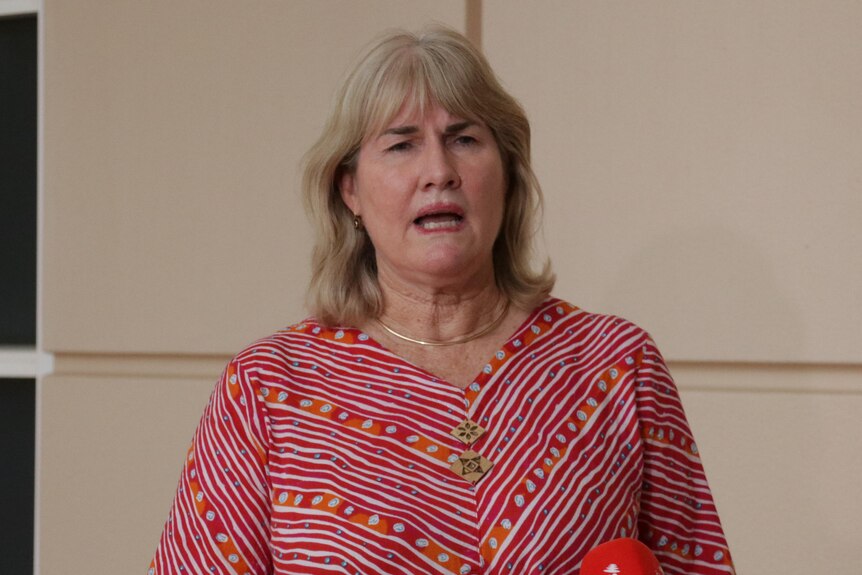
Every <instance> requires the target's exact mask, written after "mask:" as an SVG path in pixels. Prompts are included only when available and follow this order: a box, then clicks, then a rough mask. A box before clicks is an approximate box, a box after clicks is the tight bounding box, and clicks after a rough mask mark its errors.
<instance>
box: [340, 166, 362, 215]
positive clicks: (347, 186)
mask: <svg viewBox="0 0 862 575" xmlns="http://www.w3.org/2000/svg"><path fill="white" fill-rule="evenodd" d="M338 191H339V192H340V193H341V200H342V201H343V202H344V204H345V205H346V206H347V208H348V209H349V210H350V211H351V212H353V214H354V215H356V216H358V215H359V197H358V196H357V194H356V179H355V178H354V176H353V174H352V173H350V172H347V171H345V172H342V174H341V176H339V179H338Z"/></svg>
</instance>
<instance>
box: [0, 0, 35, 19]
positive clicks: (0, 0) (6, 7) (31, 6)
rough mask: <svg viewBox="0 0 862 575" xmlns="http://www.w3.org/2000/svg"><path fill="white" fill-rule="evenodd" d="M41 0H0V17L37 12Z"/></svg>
mask: <svg viewBox="0 0 862 575" xmlns="http://www.w3.org/2000/svg"><path fill="white" fill-rule="evenodd" d="M41 7H42V2H41V0H0V17H5V16H23V15H25V14H38V13H39V11H40V9H41Z"/></svg>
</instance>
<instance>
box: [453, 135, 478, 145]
mask: <svg viewBox="0 0 862 575" xmlns="http://www.w3.org/2000/svg"><path fill="white" fill-rule="evenodd" d="M452 141H453V142H454V143H455V144H457V145H459V146H472V145H473V144H475V143H477V142H478V140H476V138H474V137H473V136H468V135H466V134H461V135H459V136H456V137H455V138H454V139H453V140H452Z"/></svg>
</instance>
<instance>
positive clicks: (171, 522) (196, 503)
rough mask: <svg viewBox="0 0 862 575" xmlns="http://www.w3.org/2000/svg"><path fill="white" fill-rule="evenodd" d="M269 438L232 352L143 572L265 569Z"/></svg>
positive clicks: (238, 573) (259, 401) (256, 393)
mask: <svg viewBox="0 0 862 575" xmlns="http://www.w3.org/2000/svg"><path fill="white" fill-rule="evenodd" d="M269 439H270V437H269V418H268V416H267V411H266V404H265V402H264V400H263V397H262V396H261V394H260V385H259V383H258V382H257V381H256V379H255V378H253V377H250V376H249V375H248V374H247V373H246V372H245V371H244V370H243V368H242V366H241V364H240V362H239V361H238V360H236V359H234V360H233V361H231V362H230V363H229V364H228V366H227V367H226V368H225V370H224V372H223V373H222V375H221V378H220V379H219V381H218V383H217V384H216V387H215V390H214V391H213V393H212V396H211V397H210V400H209V403H208V404H207V407H206V409H205V410H204V414H203V417H202V418H201V421H200V423H199V424H198V428H197V430H196V432H195V435H194V439H193V441H192V445H191V447H190V448H189V451H188V455H187V457H186V460H185V465H184V467H183V471H182V474H181V476H180V481H179V486H178V488H177V493H176V497H175V498H174V502H173V505H172V506H171V510H170V515H169V516H168V520H167V522H166V523H165V527H164V531H163V532H162V536H161V539H160V541H159V545H158V548H157V549H156V554H155V557H154V558H153V560H152V562H151V563H150V568H149V571H148V573H149V575H198V574H200V575H203V574H206V575H213V574H217V575H221V574H224V575H263V574H268V573H271V570H272V567H271V565H272V561H271V556H270V550H269V517H270V500H269V491H270V490H269V477H268V467H267V461H268V459H267V457H268V446H269Z"/></svg>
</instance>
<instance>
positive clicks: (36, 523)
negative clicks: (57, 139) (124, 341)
mask: <svg viewBox="0 0 862 575" xmlns="http://www.w3.org/2000/svg"><path fill="white" fill-rule="evenodd" d="M30 2H31V3H33V4H35V5H36V100H37V102H36V353H37V356H38V357H49V358H50V362H49V364H48V365H46V367H47V369H46V370H45V371H41V372H39V373H38V375H37V377H36V437H35V438H34V448H35V453H34V454H33V461H34V466H33V467H34V469H33V477H34V485H33V575H40V573H41V569H42V567H41V561H40V557H41V555H42V553H41V540H40V537H39V534H40V533H41V530H42V525H41V522H40V520H39V517H40V516H41V515H42V514H41V508H42V504H41V500H42V496H41V494H42V488H41V485H42V472H41V468H42V466H41V461H42V376H44V375H47V374H49V373H51V372H52V371H53V370H54V356H53V355H51V354H49V353H47V352H45V351H44V347H43V344H42V337H43V335H42V334H43V333H44V320H45V318H44V317H43V314H42V301H43V299H42V294H43V292H44V289H43V287H44V286H43V279H44V273H43V269H42V268H43V265H44V261H45V259H44V254H45V4H44V0H30ZM37 361H38V360H37ZM46 363H48V362H47V361H46Z"/></svg>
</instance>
